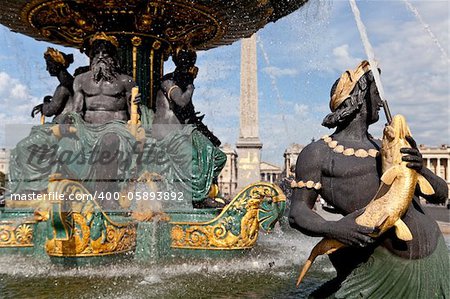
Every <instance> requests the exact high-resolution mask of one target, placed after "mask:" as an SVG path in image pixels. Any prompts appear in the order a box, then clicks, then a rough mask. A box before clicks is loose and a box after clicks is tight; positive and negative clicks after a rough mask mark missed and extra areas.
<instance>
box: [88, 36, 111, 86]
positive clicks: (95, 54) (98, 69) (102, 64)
mask: <svg viewBox="0 0 450 299" xmlns="http://www.w3.org/2000/svg"><path fill="white" fill-rule="evenodd" d="M90 56H91V71H92V74H93V79H94V81H95V82H99V81H100V80H104V81H108V82H112V81H113V80H114V79H115V78H116V74H117V70H116V59H115V57H114V53H113V52H112V51H111V49H108V47H107V46H106V45H105V44H104V43H100V44H99V45H98V46H96V47H94V48H93V49H92V51H91V53H90Z"/></svg>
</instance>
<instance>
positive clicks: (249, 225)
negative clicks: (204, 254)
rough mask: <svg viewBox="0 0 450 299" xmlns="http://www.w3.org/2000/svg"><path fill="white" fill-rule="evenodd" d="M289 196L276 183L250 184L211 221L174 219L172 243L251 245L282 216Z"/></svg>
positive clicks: (205, 246)
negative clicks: (179, 220)
mask: <svg viewBox="0 0 450 299" xmlns="http://www.w3.org/2000/svg"><path fill="white" fill-rule="evenodd" d="M285 200H286V198H285V196H284V194H283V193H282V191H281V189H279V187H277V186H276V185H274V184H269V183H258V184H254V185H250V186H249V187H247V188H246V189H244V190H243V191H241V192H240V193H239V194H238V195H237V196H236V197H235V198H234V199H233V201H232V202H231V203H230V204H229V205H227V206H226V207H225V209H224V210H223V211H222V213H221V214H220V215H219V216H217V217H216V218H215V219H213V220H211V221H209V222H203V223H199V222H171V224H172V230H171V239H172V244H171V247H172V248H191V249H207V250H233V249H245V248H251V247H253V246H254V244H255V242H256V239H257V238H258V233H259V228H260V227H264V228H269V229H270V226H273V225H274V222H275V221H276V220H277V219H278V218H279V216H281V214H282V213H283V211H284V205H285ZM263 223H264V224H266V225H267V226H266V225H264V226H263Z"/></svg>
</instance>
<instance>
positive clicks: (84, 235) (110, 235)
mask: <svg viewBox="0 0 450 299" xmlns="http://www.w3.org/2000/svg"><path fill="white" fill-rule="evenodd" d="M73 218H74V222H75V229H74V230H75V231H74V233H73V235H72V237H71V238H70V239H69V240H56V239H55V238H53V239H51V240H47V243H46V244H45V249H46V251H47V254H48V255H49V256H67V257H75V256H77V257H81V256H101V255H109V254H117V253H124V252H129V251H133V250H134V248H135V247H136V229H137V225H136V224H130V225H128V226H124V227H117V226H114V225H112V224H107V223H105V227H104V229H103V230H102V232H101V235H100V236H99V237H98V238H97V239H95V240H93V239H92V238H91V227H90V226H89V225H88V220H87V219H86V216H84V215H82V214H80V213H73Z"/></svg>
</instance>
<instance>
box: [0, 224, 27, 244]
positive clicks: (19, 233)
mask: <svg viewBox="0 0 450 299" xmlns="http://www.w3.org/2000/svg"><path fill="white" fill-rule="evenodd" d="M33 225H34V222H28V221H27V222H23V223H20V224H17V221H16V222H14V223H13V222H7V221H3V222H1V223H0V248H2V247H32V246H34V243H33Z"/></svg>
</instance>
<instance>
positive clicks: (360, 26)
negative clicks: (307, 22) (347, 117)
mask: <svg viewBox="0 0 450 299" xmlns="http://www.w3.org/2000/svg"><path fill="white" fill-rule="evenodd" d="M349 2H350V6H351V8H352V11H353V14H354V15H355V21H356V25H357V26H358V31H359V34H360V36H361V40H362V42H363V45H364V50H365V52H366V55H367V58H368V60H369V65H370V70H371V71H372V74H373V78H374V79H375V84H376V86H377V88H378V92H379V94H380V98H381V101H382V103H383V110H384V114H385V115H386V120H387V122H388V124H390V123H391V121H392V115H391V111H390V110H389V105H388V103H387V101H386V100H385V98H384V89H383V85H382V84H381V78H380V73H379V72H378V68H377V65H376V62H375V55H374V52H373V48H372V45H371V44H370V41H369V38H368V36H367V32H366V28H365V27H364V24H363V22H362V20H361V14H360V12H359V9H358V6H357V5H356V1H355V0H349Z"/></svg>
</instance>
